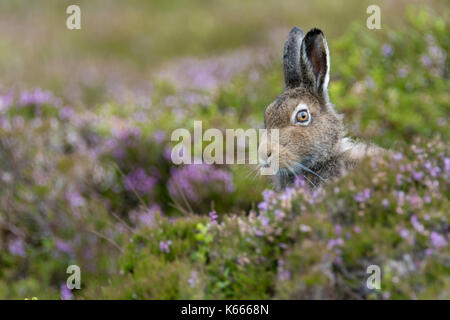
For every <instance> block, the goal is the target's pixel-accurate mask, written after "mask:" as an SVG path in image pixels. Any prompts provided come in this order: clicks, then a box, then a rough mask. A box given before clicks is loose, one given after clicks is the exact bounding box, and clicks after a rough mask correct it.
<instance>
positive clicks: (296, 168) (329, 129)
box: [262, 28, 383, 188]
mask: <svg viewBox="0 0 450 320" xmlns="http://www.w3.org/2000/svg"><path fill="white" fill-rule="evenodd" d="M299 37H302V38H303V41H301V39H299ZM305 39H306V40H305ZM305 41H306V44H305ZM292 43H294V44H295V45H291V44H292ZM299 43H301V47H300V44H299ZM289 45H290V46H289ZM311 47H312V48H311ZM289 50H291V51H289ZM296 50H300V63H297V61H296V60H295V61H289V59H298V57H299V54H298V53H297V51H296ZM292 51H294V52H292ZM311 55H312V56H311ZM290 57H291V58H290ZM284 59H285V61H284V66H285V81H286V88H285V90H284V91H283V93H282V94H281V95H279V96H278V97H277V98H276V100H275V101H274V102H272V103H271V104H270V105H269V106H268V107H267V108H266V110H265V113H264V123H265V126H266V128H267V129H279V145H278V150H279V154H278V157H279V166H280V170H279V171H278V173H277V174H276V176H275V184H276V186H278V187H279V188H284V187H286V186H287V185H289V184H291V183H293V181H294V179H295V176H297V175H298V176H304V177H305V179H306V180H308V181H309V183H310V185H312V186H318V185H320V184H322V183H323V182H325V181H326V180H329V179H331V178H333V177H337V176H340V175H342V174H343V173H344V172H345V171H346V170H348V169H352V168H353V167H354V166H355V165H357V164H358V162H359V161H360V160H361V159H362V158H364V157H366V156H371V155H375V154H379V153H380V151H382V150H383V149H381V148H379V147H377V146H374V145H367V144H364V143H360V142H353V141H351V140H350V139H349V138H346V137H345V134H346V132H345V128H344V124H343V121H342V116H341V115H338V114H337V113H336V111H335V110H334V108H333V106H332V104H331V103H330V102H329V98H328V92H327V85H328V83H327V82H328V77H329V76H328V72H329V71H328V70H329V65H327V64H328V63H329V58H328V48H327V44H326V40H325V37H324V36H323V33H322V32H321V31H320V30H318V29H313V30H311V31H310V32H308V34H307V35H306V36H305V37H303V32H301V30H300V29H299V28H294V29H293V30H292V31H291V33H290V34H289V36H288V39H287V40H286V44H285V53H284ZM292 66H299V67H298V69H299V70H297V71H296V70H293V68H292ZM295 72H297V73H296V74H295ZM298 79H301V81H300V82H298ZM299 104H305V105H306V106H307V107H308V109H309V113H310V117H311V121H310V123H309V124H307V125H300V124H299V123H292V116H293V113H294V111H295V109H296V107H297V106H298V105H299ZM269 140H270V139H267V140H266V141H262V143H266V144H267V143H269ZM276 149H277V148H275V146H269V147H268V152H267V153H268V154H267V155H265V154H263V155H262V157H263V158H265V159H270V156H272V155H271V152H272V151H273V150H276ZM273 156H276V155H273ZM293 161H295V162H297V163H300V164H301V166H303V168H301V166H300V165H295V164H294V163H293ZM305 167H306V169H305ZM307 169H309V170H311V171H312V172H314V173H312V172H311V171H309V170H307Z"/></svg>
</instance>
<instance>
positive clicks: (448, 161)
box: [444, 158, 450, 174]
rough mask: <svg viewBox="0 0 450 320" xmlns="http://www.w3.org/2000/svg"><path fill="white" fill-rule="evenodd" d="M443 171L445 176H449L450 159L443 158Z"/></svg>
mask: <svg viewBox="0 0 450 320" xmlns="http://www.w3.org/2000/svg"><path fill="white" fill-rule="evenodd" d="M444 170H445V173H446V174H450V158H444Z"/></svg>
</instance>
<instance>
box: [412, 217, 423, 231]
mask: <svg viewBox="0 0 450 320" xmlns="http://www.w3.org/2000/svg"><path fill="white" fill-rule="evenodd" d="M411 224H412V225H413V227H414V229H416V231H417V232H419V233H423V232H424V231H425V227H424V226H423V225H422V224H421V223H420V222H419V219H418V218H417V216H416V215H413V216H411Z"/></svg>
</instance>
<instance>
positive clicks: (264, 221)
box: [258, 215, 270, 227]
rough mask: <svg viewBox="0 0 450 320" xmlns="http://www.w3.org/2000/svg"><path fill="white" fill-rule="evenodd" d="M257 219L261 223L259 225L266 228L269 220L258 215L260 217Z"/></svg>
mask: <svg viewBox="0 0 450 320" xmlns="http://www.w3.org/2000/svg"><path fill="white" fill-rule="evenodd" d="M258 219H259V221H260V222H261V224H262V226H263V227H267V226H268V225H269V222H270V219H269V218H267V217H266V216H265V215H264V216H263V215H260V216H259V217H258Z"/></svg>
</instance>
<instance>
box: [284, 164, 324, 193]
mask: <svg viewBox="0 0 450 320" xmlns="http://www.w3.org/2000/svg"><path fill="white" fill-rule="evenodd" d="M277 176H278V179H279V180H280V182H281V183H282V184H284V185H288V184H291V183H293V182H295V181H296V180H297V179H304V180H305V181H306V182H308V183H309V184H310V185H311V186H312V187H313V188H316V187H317V185H318V183H320V182H326V180H325V179H324V178H323V177H322V176H320V175H319V174H318V173H317V172H315V171H314V170H312V169H311V168H309V167H308V166H306V165H304V164H303V163H301V162H299V161H295V160H290V161H288V163H284V164H283V166H282V167H281V168H280V169H279V170H278V172H277ZM308 176H309V178H308ZM313 181H316V183H314V182H313Z"/></svg>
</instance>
